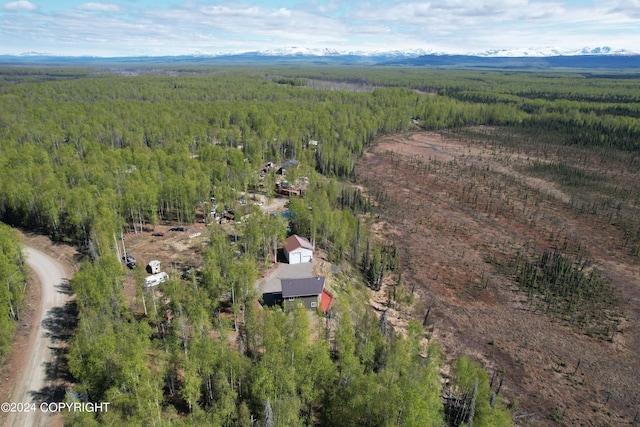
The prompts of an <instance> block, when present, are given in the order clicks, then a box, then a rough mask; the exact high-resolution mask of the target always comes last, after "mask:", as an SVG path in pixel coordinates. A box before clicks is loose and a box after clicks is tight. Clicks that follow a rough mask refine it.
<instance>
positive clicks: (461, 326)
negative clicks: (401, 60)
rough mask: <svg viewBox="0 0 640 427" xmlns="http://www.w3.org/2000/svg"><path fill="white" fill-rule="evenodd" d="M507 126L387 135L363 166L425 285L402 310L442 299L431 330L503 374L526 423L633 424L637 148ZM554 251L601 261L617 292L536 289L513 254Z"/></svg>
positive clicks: (577, 262) (407, 277)
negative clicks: (530, 138)
mask: <svg viewBox="0 0 640 427" xmlns="http://www.w3.org/2000/svg"><path fill="white" fill-rule="evenodd" d="M498 136H499V130H496V129H489V128H478V129H471V130H468V131H466V132H465V133H464V134H463V133H458V134H457V135H454V134H438V133H429V132H415V133H408V134H403V135H394V136H388V137H384V138H381V139H380V140H379V141H377V142H376V143H375V144H374V146H373V147H372V148H371V149H370V150H369V151H368V152H367V153H366V155H365V156H364V158H363V159H362V160H361V161H360V162H359V164H358V165H357V177H358V184H360V185H362V186H364V187H365V188H366V189H368V190H367V191H368V192H369V195H370V196H371V197H373V198H375V199H376V201H377V202H378V203H379V211H378V213H377V215H376V217H375V218H373V221H374V225H373V227H374V229H375V230H377V233H378V234H379V235H380V236H382V237H383V238H385V239H386V240H390V241H391V240H392V241H395V242H396V244H397V245H398V247H399V250H400V251H401V263H402V280H403V283H404V286H405V289H411V288H412V287H414V286H415V292H416V294H417V298H416V303H415V304H414V305H413V307H412V308H411V309H406V310H405V313H400V315H401V316H400V317H401V318H402V317H403V316H404V317H406V316H415V317H417V318H419V319H421V320H422V319H424V317H425V313H426V312H427V310H428V309H431V311H430V314H429V318H428V320H427V322H426V323H427V337H428V338H435V339H437V340H438V341H439V342H440V343H441V345H442V347H443V350H444V354H445V355H446V356H447V357H448V358H451V359H453V358H455V357H457V356H460V355H464V354H467V355H471V356H472V357H474V358H475V359H477V360H479V361H480V362H481V363H483V364H484V365H485V366H486V367H487V370H488V371H489V375H492V374H495V375H496V377H497V378H504V383H503V387H502V390H501V394H502V395H503V396H506V398H507V399H508V400H509V401H510V402H511V405H512V408H513V412H514V415H515V420H516V422H517V423H518V424H520V425H536V426H539V425H558V424H560V425H594V426H595V425H608V424H609V425H633V423H634V419H635V422H637V421H638V410H639V409H640V406H639V405H640V389H639V388H638V384H640V336H639V334H638V333H637V331H638V326H639V323H640V266H639V262H638V261H639V259H638V254H637V248H636V247H634V246H633V244H632V243H630V240H629V224H634V223H637V222H634V221H637V219H638V211H637V209H638V200H639V199H638V195H637V191H638V189H640V179H639V174H638V171H637V168H635V169H634V167H633V163H632V162H629V161H628V158H627V156H626V154H625V153H611V155H607V157H606V158H604V157H603V155H602V153H595V152H590V151H589V150H587V149H582V148H578V147H567V146H559V145H552V144H549V145H546V144H543V143H539V144H531V143H526V142H524V141H523V142H522V143H513V144H511V145H507V146H505V145H498V144H494V143H493V142H491V141H492V140H493V139H495V138H497V137H498ZM509 138H510V140H511V141H512V142H513V140H514V139H517V138H518V136H517V135H511V136H510V137H509ZM627 154H628V153H627ZM630 156H631V155H630V154H629V156H628V157H630ZM556 165H559V166H556ZM563 168H564V169H566V170H568V171H570V172H571V171H573V172H575V171H581V172H575V173H577V174H578V175H579V176H580V177H582V178H584V179H583V180H582V178H581V180H579V181H576V182H574V181H572V178H571V176H568V175H571V173H569V174H566V173H565V174H562V173H560V172H562V171H563V170H564V169H563ZM558 170H560V172H558ZM565 172H566V171H565ZM573 172H572V173H573ZM585 177H586V178H585ZM625 224H626V225H625ZM625 227H626V228H625ZM554 250H555V251H556V252H557V253H559V254H560V255H561V256H562V257H564V258H563V259H566V260H569V265H570V266H572V267H571V271H572V272H573V273H575V274H576V275H580V274H584V275H585V277H587V278H588V275H589V274H590V273H591V271H597V272H598V273H599V276H598V277H601V279H602V283H604V285H606V286H607V287H606V289H607V293H609V294H612V295H614V297H615V298H614V299H613V303H612V304H611V305H608V306H607V307H605V308H602V307H598V304H599V303H598V302H597V301H596V302H591V303H585V304H583V305H578V306H575V307H574V306H572V308H567V307H566V304H565V302H566V301H565V300H564V299H563V298H562V297H558V296H555V297H553V298H550V297H549V295H548V294H547V295H546V296H545V295H542V294H541V293H537V292H536V290H535V289H534V291H532V292H529V291H527V290H525V289H524V287H523V282H522V281H520V282H519V280H518V273H517V271H518V270H517V269H516V267H515V265H516V264H518V263H520V265H522V262H524V260H526V261H527V262H530V263H532V265H533V264H535V263H536V260H539V258H540V256H541V255H542V254H544V252H545V251H554ZM518 254H520V257H518ZM593 280H594V279H592V281H593ZM562 281H568V279H566V278H565V279H559V280H558V282H562ZM560 284H561V283H560ZM556 285H558V283H556ZM604 285H603V286H604ZM540 292H541V291H540ZM580 295H581V296H582V300H586V299H587V297H586V296H585V294H584V293H580ZM567 298H569V297H567ZM571 298H573V297H571ZM598 299H602V298H600V297H598ZM563 305H564V306H563ZM572 310H573V311H572ZM400 321H402V319H400Z"/></svg>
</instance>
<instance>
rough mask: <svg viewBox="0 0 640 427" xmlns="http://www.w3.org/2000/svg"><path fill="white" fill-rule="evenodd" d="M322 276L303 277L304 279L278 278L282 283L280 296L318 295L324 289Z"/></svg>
mask: <svg viewBox="0 0 640 427" xmlns="http://www.w3.org/2000/svg"><path fill="white" fill-rule="evenodd" d="M324 279H325V278H324V277H322V276H318V277H305V278H304V279H280V283H281V284H282V297H283V298H294V297H306V296H311V295H315V296H318V295H320V294H321V293H322V290H323V289H324Z"/></svg>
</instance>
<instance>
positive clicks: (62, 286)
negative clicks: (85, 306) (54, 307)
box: [55, 279, 73, 296]
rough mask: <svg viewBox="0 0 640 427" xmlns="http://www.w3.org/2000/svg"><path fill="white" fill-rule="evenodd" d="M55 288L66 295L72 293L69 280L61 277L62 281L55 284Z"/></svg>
mask: <svg viewBox="0 0 640 427" xmlns="http://www.w3.org/2000/svg"><path fill="white" fill-rule="evenodd" d="M55 288H56V290H57V291H58V292H60V293H61V294H65V295H68V296H71V295H73V289H72V288H71V280H69V279H62V282H61V283H59V284H57V285H56V286H55Z"/></svg>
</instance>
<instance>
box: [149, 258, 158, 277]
mask: <svg viewBox="0 0 640 427" xmlns="http://www.w3.org/2000/svg"><path fill="white" fill-rule="evenodd" d="M147 271H148V272H149V274H158V273H160V261H158V260H157V259H154V260H153V261H149V265H148V266H147Z"/></svg>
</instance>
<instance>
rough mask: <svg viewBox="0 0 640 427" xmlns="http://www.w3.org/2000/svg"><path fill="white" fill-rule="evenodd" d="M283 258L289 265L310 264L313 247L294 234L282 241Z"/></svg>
mask: <svg viewBox="0 0 640 427" xmlns="http://www.w3.org/2000/svg"><path fill="white" fill-rule="evenodd" d="M284 256H285V258H286V259H287V262H288V263H289V264H302V263H303V262H311V261H312V260H313V245H312V244H311V242H309V240H307V239H306V238H304V237H301V236H298V235H297V234H294V235H292V236H289V237H287V239H286V240H285V241H284Z"/></svg>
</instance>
